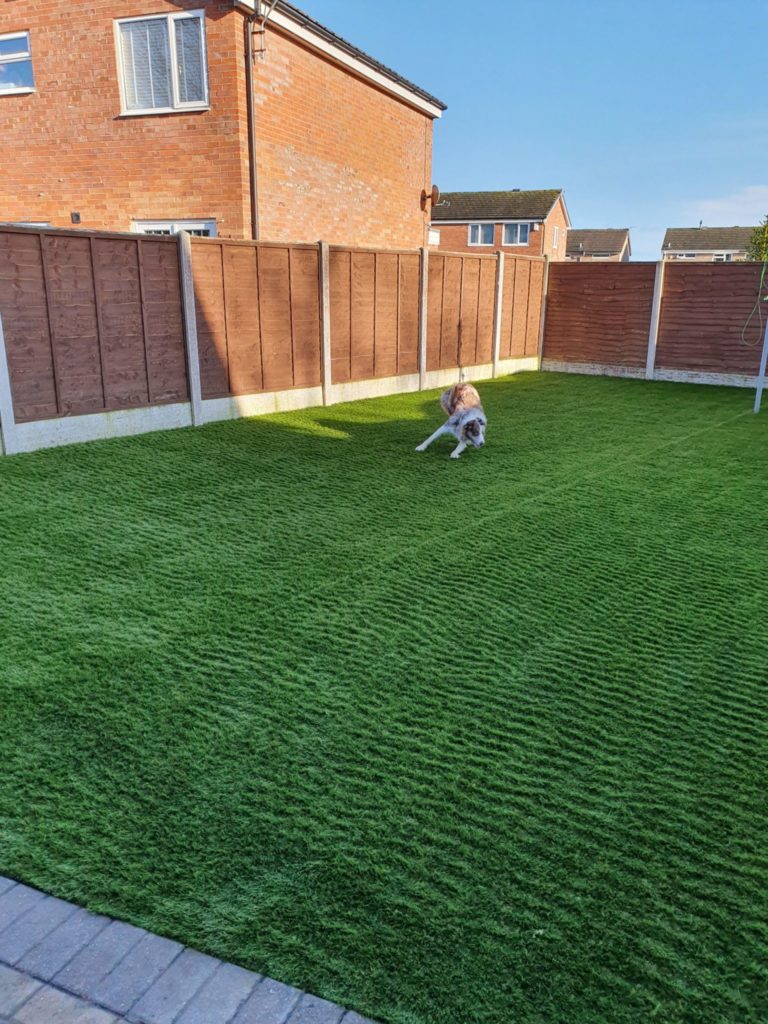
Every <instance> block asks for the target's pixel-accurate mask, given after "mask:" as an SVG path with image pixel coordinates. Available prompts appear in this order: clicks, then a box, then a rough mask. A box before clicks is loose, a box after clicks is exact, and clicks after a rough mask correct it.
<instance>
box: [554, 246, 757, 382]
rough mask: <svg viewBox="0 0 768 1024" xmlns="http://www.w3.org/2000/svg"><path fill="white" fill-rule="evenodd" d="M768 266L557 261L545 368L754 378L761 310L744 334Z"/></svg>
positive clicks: (753, 264) (671, 262) (657, 374)
mask: <svg viewBox="0 0 768 1024" xmlns="http://www.w3.org/2000/svg"><path fill="white" fill-rule="evenodd" d="M760 272H761V267H760V264H755V263H695V264H694V263H687V264H686V263H676V262H674V261H669V262H667V263H664V264H663V265H661V266H660V265H658V264H656V263H555V264H552V266H551V267H550V274H549V289H548V292H547V315H546V324H545V328H544V340H543V352H542V355H543V359H544V366H545V368H547V367H548V366H552V365H553V364H560V365H562V364H570V365H572V366H573V367H574V368H578V367H579V366H588V365H591V366H592V367H595V366H596V367H603V368H614V369H616V370H626V371H630V372H632V371H634V372H636V373H638V374H640V373H641V372H644V371H645V369H646V367H648V369H649V373H650V372H651V371H652V372H653V373H654V374H655V375H656V376H664V375H665V374H666V375H668V376H671V375H675V374H679V375H681V376H682V375H685V374H688V375H697V374H714V375H717V376H724V377H727V376H728V375H729V374H731V375H746V376H751V375H754V374H756V373H757V371H758V367H759V362H760V349H761V346H760V342H761V331H760V323H759V320H758V319H757V317H756V316H753V319H752V321H751V324H750V325H749V326H747V329H746V331H745V325H747V322H748V320H749V319H750V315H751V314H754V311H755V303H756V300H757V292H758V286H759V283H760ZM657 277H658V280H657ZM654 290H655V292H656V305H657V312H656V318H655V319H654V316H653V300H654ZM649 351H650V361H649Z"/></svg>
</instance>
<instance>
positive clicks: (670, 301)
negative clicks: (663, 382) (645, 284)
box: [656, 262, 765, 374]
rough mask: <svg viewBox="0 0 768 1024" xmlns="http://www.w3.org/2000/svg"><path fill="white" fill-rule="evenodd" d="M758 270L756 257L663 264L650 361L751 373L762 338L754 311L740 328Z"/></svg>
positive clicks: (670, 367) (679, 367)
mask: <svg viewBox="0 0 768 1024" xmlns="http://www.w3.org/2000/svg"><path fill="white" fill-rule="evenodd" d="M760 271H761V264H759V263H699V264H682V263H674V262H670V263H669V264H667V266H666V267H665V274H664V293H663V299H662V303H661V319H660V321H659V338H658V343H657V347H656V367H657V368H658V369H666V370H691V371H694V372H696V371H699V372H705V373H743V374H755V373H757V371H758V368H759V363H760V351H761V342H762V331H761V329H760V323H759V321H758V316H757V314H755V315H753V316H752V318H751V320H750V322H749V326H748V327H747V329H746V330H745V325H746V323H747V319H748V318H749V317H750V313H752V312H753V310H754V308H755V301H756V299H757V290H758V286H759V283H760ZM763 307H764V309H765V304H763ZM763 317H765V312H764V313H763ZM750 342H751V344H749V343H750Z"/></svg>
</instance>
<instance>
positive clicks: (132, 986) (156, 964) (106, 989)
mask: <svg viewBox="0 0 768 1024" xmlns="http://www.w3.org/2000/svg"><path fill="white" fill-rule="evenodd" d="M183 948H184V947H183V946H182V945H181V943H180V942H172V941H171V940H170V939H164V938H162V936H160V935H150V934H149V933H147V932H145V933H144V937H143V938H142V939H141V941H140V942H138V943H137V944H136V945H135V946H134V947H133V948H132V949H131V950H130V952H128V953H126V955H125V957H124V958H123V959H122V960H121V961H120V963H119V964H117V966H116V967H115V968H114V969H113V970H112V971H111V972H110V973H109V974H107V975H106V976H105V977H103V978H102V979H101V981H100V982H99V983H98V985H96V986H95V987H94V988H93V989H91V990H90V991H88V992H87V993H84V994H86V995H88V996H90V997H91V998H92V999H94V1000H95V1001H96V1002H97V1003H101V1005H102V1006H107V1007H109V1009H110V1010H114V1011H115V1013H126V1012H127V1011H128V1010H129V1009H130V1008H131V1007H132V1006H133V1004H134V1003H135V1002H136V1001H137V1000H138V999H140V998H141V997H142V996H143V995H144V993H145V992H146V991H147V989H148V988H149V987H150V986H151V985H153V984H154V983H155V982H156V981H157V979H158V978H159V977H160V975H161V974H162V973H163V971H164V970H165V969H166V967H168V966H169V965H170V964H171V963H173V961H174V960H175V959H176V957H177V956H178V955H179V953H180V952H181V951H182V949H183Z"/></svg>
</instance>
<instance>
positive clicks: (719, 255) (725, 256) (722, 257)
mask: <svg viewBox="0 0 768 1024" xmlns="http://www.w3.org/2000/svg"><path fill="white" fill-rule="evenodd" d="M712 262H713V263H733V255H732V254H731V253H729V252H716V253H713V254H712Z"/></svg>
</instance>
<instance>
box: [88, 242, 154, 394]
mask: <svg viewBox="0 0 768 1024" xmlns="http://www.w3.org/2000/svg"><path fill="white" fill-rule="evenodd" d="M91 255H92V257H93V280H94V287H95V294H96V309H97V313H98V314H99V316H98V322H99V334H100V338H101V363H102V380H103V385H104V405H105V408H107V409H130V408H137V407H139V406H143V405H149V386H148V374H147V357H146V352H145V348H144V320H143V315H142V288H141V282H140V280H139V246H138V244H137V243H136V242H134V241H133V240H132V239H130V238H127V239H125V240H123V239H117V238H92V239H91ZM99 311H100V312H99Z"/></svg>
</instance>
